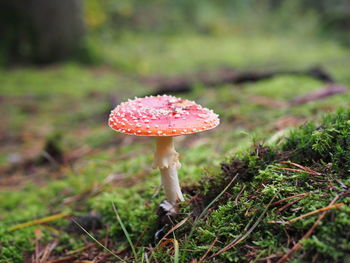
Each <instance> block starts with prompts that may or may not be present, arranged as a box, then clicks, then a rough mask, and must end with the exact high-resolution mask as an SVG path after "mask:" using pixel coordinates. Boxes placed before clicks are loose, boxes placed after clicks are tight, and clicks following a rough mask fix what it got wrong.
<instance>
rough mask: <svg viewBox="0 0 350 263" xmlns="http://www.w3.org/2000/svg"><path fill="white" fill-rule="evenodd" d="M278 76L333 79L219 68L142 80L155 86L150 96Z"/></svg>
mask: <svg viewBox="0 0 350 263" xmlns="http://www.w3.org/2000/svg"><path fill="white" fill-rule="evenodd" d="M278 75H307V76H310V77H312V78H315V79H319V80H320V81H323V82H325V83H334V80H333V78H332V77H331V76H330V75H329V74H328V73H327V72H325V71H324V70H323V69H322V68H318V67H316V68H311V69H308V70H294V71H293V70H290V71H287V70H286V71H270V72H256V71H246V72H242V71H238V70H236V69H232V68H221V69H219V70H216V71H212V72H199V73H195V74H193V75H187V76H179V77H172V78H161V77H160V78H159V77H158V78H153V79H151V78H148V79H146V78H144V79H143V81H144V82H148V83H149V84H151V85H153V86H156V90H155V91H154V92H153V93H152V94H148V95H158V94H164V93H181V92H189V91H191V90H192V87H193V86H194V85H195V84H198V83H199V84H202V85H204V86H209V87H215V86H218V85H222V84H226V83H231V84H240V83H246V82H255V81H259V80H264V79H269V78H272V77H275V76H278Z"/></svg>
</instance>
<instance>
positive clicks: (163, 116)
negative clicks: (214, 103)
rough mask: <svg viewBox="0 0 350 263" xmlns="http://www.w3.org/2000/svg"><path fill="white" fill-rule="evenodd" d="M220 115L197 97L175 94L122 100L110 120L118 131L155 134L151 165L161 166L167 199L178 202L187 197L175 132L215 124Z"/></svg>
mask: <svg viewBox="0 0 350 263" xmlns="http://www.w3.org/2000/svg"><path fill="white" fill-rule="evenodd" d="M219 122H220V121H219V118H218V115H217V114H215V113H214V112H213V111H212V110H209V109H207V108H203V107H202V106H200V105H198V104H196V103H195V102H194V101H189V100H183V99H180V98H177V97H174V96H168V95H163V96H159V95H158V96H149V97H144V98H136V97H135V99H134V100H129V101H128V102H123V103H121V104H120V105H118V106H117V107H116V108H115V109H114V110H112V112H111V114H110V116H109V121H108V124H109V126H110V127H111V128H112V129H113V130H116V131H118V132H121V133H125V134H129V135H137V136H152V137H155V139H156V151H155V155H154V161H153V165H152V168H154V169H156V168H158V169H159V170H160V173H161V182H162V186H163V187H164V190H165V195H166V197H167V200H168V201H169V202H170V203H171V204H172V205H173V206H175V205H176V204H177V202H178V201H184V197H183V195H182V193H181V188H180V184H179V179H178V175H177V170H178V169H179V168H180V167H181V165H180V162H179V154H178V153H177V152H176V151H175V148H174V141H173V137H174V136H179V135H187V134H191V133H197V132H202V131H205V130H209V129H212V128H215V127H216V126H217V125H219Z"/></svg>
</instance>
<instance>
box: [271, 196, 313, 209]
mask: <svg viewBox="0 0 350 263" xmlns="http://www.w3.org/2000/svg"><path fill="white" fill-rule="evenodd" d="M308 195H309V194H308V193H302V194H297V195H293V196H289V197H286V198H284V199H281V200H278V201H276V202H273V203H272V204H271V206H276V205H279V204H280V203H283V202H284V201H288V200H290V199H293V198H296V197H299V196H303V197H305V196H308Z"/></svg>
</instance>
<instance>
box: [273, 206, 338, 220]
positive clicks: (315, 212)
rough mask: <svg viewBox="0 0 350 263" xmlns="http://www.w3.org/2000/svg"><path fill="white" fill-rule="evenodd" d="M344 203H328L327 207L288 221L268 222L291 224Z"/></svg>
mask: <svg viewBox="0 0 350 263" xmlns="http://www.w3.org/2000/svg"><path fill="white" fill-rule="evenodd" d="M343 205H344V203H339V204H335V205H328V206H326V207H322V208H320V209H317V210H314V211H311V212H309V213H306V214H304V215H301V216H298V217H295V218H293V219H291V220H288V221H269V222H268V223H269V224H289V223H294V222H296V221H298V220H300V219H303V218H305V217H308V216H312V215H315V214H318V213H321V212H325V211H328V210H331V209H336V208H339V207H341V206H343Z"/></svg>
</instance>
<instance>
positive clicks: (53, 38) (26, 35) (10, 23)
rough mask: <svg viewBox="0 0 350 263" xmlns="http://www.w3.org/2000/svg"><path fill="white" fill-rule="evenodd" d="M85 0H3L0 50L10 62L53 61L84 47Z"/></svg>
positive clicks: (0, 12)
mask: <svg viewBox="0 0 350 263" xmlns="http://www.w3.org/2000/svg"><path fill="white" fill-rule="evenodd" d="M82 11H83V7H82V2H81V0H59V1H57V0H0V37H1V39H2V41H1V42H2V43H1V44H0V49H1V50H2V52H3V55H4V56H6V57H7V60H8V61H9V62H23V61H24V62H34V63H50V62H56V61H59V60H63V59H67V58H70V57H71V56H74V55H75V54H76V52H79V50H80V49H81V48H82V38H83V36H84V23H83V19H82Z"/></svg>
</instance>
